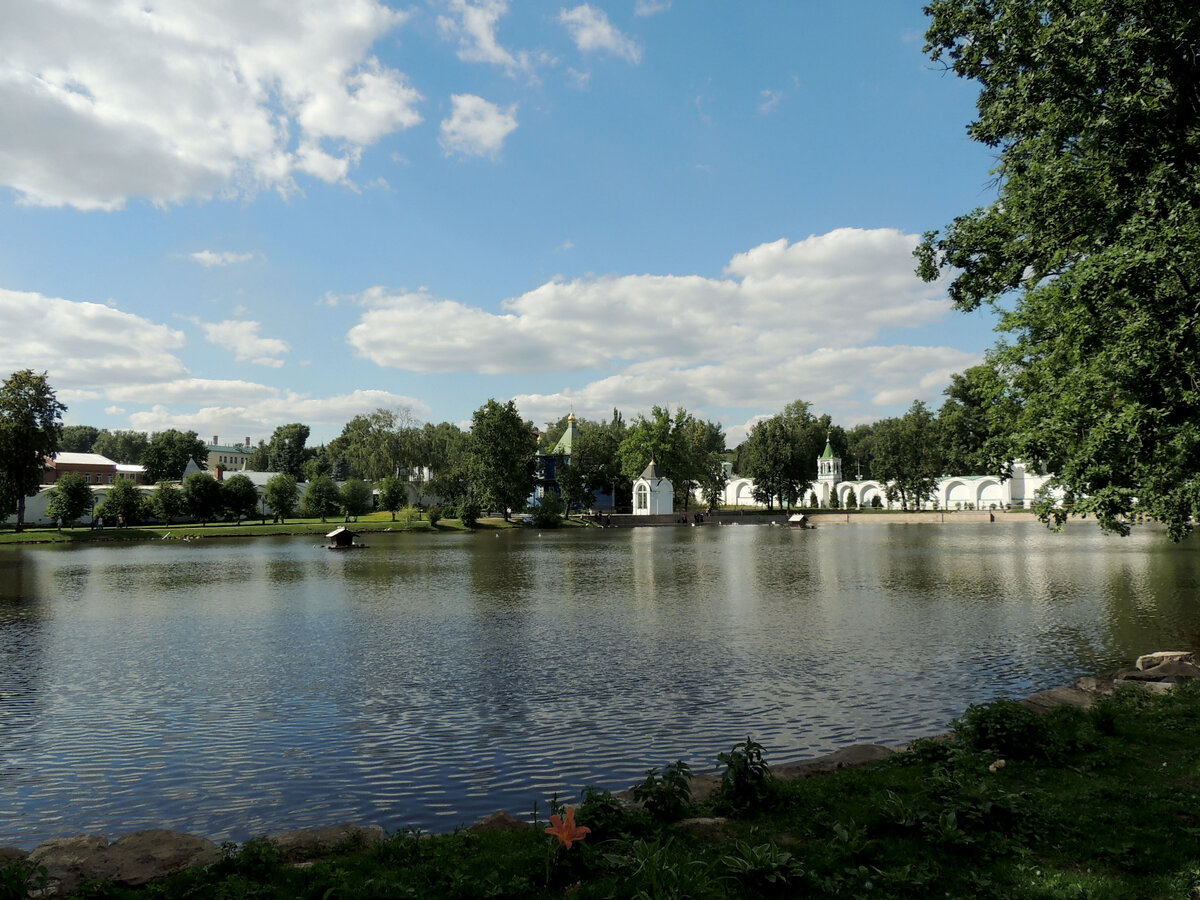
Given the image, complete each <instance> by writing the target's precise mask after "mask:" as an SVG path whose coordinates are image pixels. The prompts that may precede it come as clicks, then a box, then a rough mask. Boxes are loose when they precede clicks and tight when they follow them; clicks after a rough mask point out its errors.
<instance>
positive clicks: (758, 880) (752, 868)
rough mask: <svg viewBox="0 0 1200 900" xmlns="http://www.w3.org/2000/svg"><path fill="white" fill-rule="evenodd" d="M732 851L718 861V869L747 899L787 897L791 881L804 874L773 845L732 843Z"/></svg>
mask: <svg viewBox="0 0 1200 900" xmlns="http://www.w3.org/2000/svg"><path fill="white" fill-rule="evenodd" d="M733 849H734V852H733V853H730V854H728V855H726V856H722V857H721V865H722V866H724V867H725V870H726V871H727V872H728V873H729V876H730V878H731V879H732V880H733V881H735V882H736V883H737V885H738V887H740V888H741V889H742V890H744V891H746V892H747V894H748V895H750V896H757V897H764V896H769V895H771V894H782V893H788V892H790V889H791V881H792V879H795V878H799V877H801V876H802V875H803V874H804V873H803V870H802V869H801V868H800V866H799V865H798V864H797V863H794V862H793V861H792V854H791V853H789V852H788V851H786V850H780V849H779V848H778V847H776V846H775V844H774V843H766V844H756V845H753V846H751V845H750V844H748V843H747V842H745V841H736V842H734V845H733Z"/></svg>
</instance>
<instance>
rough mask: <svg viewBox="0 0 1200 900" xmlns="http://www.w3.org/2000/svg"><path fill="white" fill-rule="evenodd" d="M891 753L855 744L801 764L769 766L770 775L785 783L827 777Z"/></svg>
mask: <svg viewBox="0 0 1200 900" xmlns="http://www.w3.org/2000/svg"><path fill="white" fill-rule="evenodd" d="M893 753H895V751H894V750H890V749H889V748H887V747H883V746H880V745H879V744H855V745H854V746H852V747H843V748H842V749H841V750H835V751H834V752H833V753H830V754H828V755H826V756H818V757H817V758H816V759H808V760H805V761H804V762H801V763H792V764H790V765H783V766H771V773H772V774H773V775H774V776H775V777H776V778H782V779H784V780H785V781H790V780H795V779H798V778H808V777H810V776H812V775H828V774H830V773H831V772H836V771H837V770H838V769H849V768H853V767H855V766H865V765H868V764H870V763H874V762H879V761H880V760H882V759H887V758H888V757H889V756H891V755H892V754H893Z"/></svg>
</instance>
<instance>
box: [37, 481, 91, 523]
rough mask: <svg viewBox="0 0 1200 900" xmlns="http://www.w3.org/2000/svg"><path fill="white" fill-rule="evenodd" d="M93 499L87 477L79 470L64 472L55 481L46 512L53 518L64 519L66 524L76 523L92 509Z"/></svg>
mask: <svg viewBox="0 0 1200 900" xmlns="http://www.w3.org/2000/svg"><path fill="white" fill-rule="evenodd" d="M92 499H93V497H92V489H91V487H90V486H89V485H88V482H87V479H86V478H84V477H83V476H82V475H80V474H79V473H78V472H64V473H63V474H62V475H61V476H59V478H58V480H57V481H56V482H54V487H53V488H52V489H51V491H50V499H49V502H48V503H47V505H46V512H48V513H49V514H50V517H51V518H54V519H62V521H63V524H65V525H68V526H69V525H74V524H75V521H76V519H79V518H80V517H82V516H83V514H84V513H86V512H88V511H89V510H91V508H92Z"/></svg>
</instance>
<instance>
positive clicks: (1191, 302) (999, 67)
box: [917, 0, 1200, 539]
mask: <svg viewBox="0 0 1200 900" xmlns="http://www.w3.org/2000/svg"><path fill="white" fill-rule="evenodd" d="M926 12H927V13H928V14H929V15H930V16H931V17H932V18H931V24H930V27H929V30H928V32H927V34H926V39H927V44H926V50H927V52H929V53H930V55H931V56H932V58H933V59H934V60H940V61H942V62H944V63H945V64H946V65H948V67H949V68H950V69H952V70H953V71H954V72H955V73H956V74H957V75H959V76H961V77H963V78H968V79H972V80H974V81H977V82H978V83H979V85H980V94H979V99H978V110H979V117H978V119H977V120H976V121H975V122H974V123H973V124H971V125H970V127H969V133H970V135H971V137H972V138H973V139H974V140H976V141H979V142H981V143H983V144H985V145H987V146H988V147H991V148H993V149H994V151H995V152H996V154H997V164H996V168H995V170H994V173H993V174H994V175H995V179H996V185H997V187H998V195H997V197H996V199H995V201H994V202H993V203H991V204H990V205H987V206H984V207H981V208H979V209H976V210H974V211H972V212H969V213H966V214H964V215H962V216H960V217H959V218H957V219H955V220H954V222H953V223H952V224H951V225H950V226H949V227H948V228H947V229H946V230H945V232H944V233H940V234H939V233H937V232H930V233H928V234H926V235H925V237H924V240H923V241H922V242H921V244H920V246H919V247H918V249H917V256H918V260H919V264H918V272H919V273H920V274H921V275H922V277H924V278H926V279H927V280H933V279H935V278H937V277H940V276H941V275H943V274H948V275H950V277H951V279H952V280H951V282H950V288H949V292H950V297H951V299H952V300H953V301H954V302H955V304H956V305H957V306H958V308H960V309H962V310H972V309H975V308H977V307H979V306H980V305H982V304H990V305H992V306H994V307H995V308H996V309H997V310H998V311H999V313H1000V315H1001V328H1002V329H1003V330H1004V331H1005V332H1006V333H1007V334H1008V335H1009V336H1010V339H1009V341H1008V342H1007V343H1006V344H1005V345H1004V346H1002V347H1001V348H1000V349H998V350H997V351H996V354H995V359H996V362H997V363H998V364H999V365H1000V366H1001V368H1002V369H1003V370H1004V371H1005V372H1007V373H1009V375H1010V378H1011V384H1012V387H1011V390H1012V392H1013V394H1014V396H1015V397H1016V398H1017V399H1018V400H1019V401H1020V405H1021V411H1020V415H1019V417H1018V419H1017V421H1016V423H1015V424H1014V427H1013V429H1012V437H1011V440H1010V441H1009V446H1008V449H1009V451H1010V452H1011V453H1012V454H1013V455H1014V456H1018V457H1021V458H1024V459H1026V460H1029V461H1032V462H1035V463H1040V464H1042V465H1044V466H1046V467H1047V468H1049V469H1050V471H1052V472H1055V473H1056V475H1057V481H1058V483H1059V484H1060V485H1061V486H1062V487H1063V488H1064V489H1065V490H1067V491H1069V492H1070V493H1071V494H1072V495H1074V496H1075V498H1076V507H1075V508H1076V510H1079V511H1083V512H1090V513H1093V514H1095V516H1096V518H1097V519H1098V520H1099V522H1100V524H1101V526H1102V527H1104V528H1106V529H1109V530H1113V531H1117V532H1120V533H1127V532H1128V527H1129V526H1128V521H1129V518H1130V516H1131V514H1133V513H1134V512H1135V511H1140V512H1145V513H1148V514H1149V515H1151V516H1152V517H1154V518H1156V519H1158V520H1160V521H1163V522H1165V523H1166V524H1167V526H1168V528H1169V531H1170V534H1171V536H1172V537H1173V538H1175V539H1178V538H1181V537H1182V536H1183V535H1184V534H1186V533H1187V532H1188V531H1189V530H1190V528H1191V524H1190V519H1191V518H1192V517H1194V516H1196V515H1197V514H1198V513H1200V299H1198V298H1200V54H1198V53H1197V48H1198V47H1200V15H1198V14H1197V11H1196V6H1195V3H1193V2H1180V0H1154V2H1151V0H1068V2H1063V0H993V2H988V3H980V2H977V0H934V2H931V3H930V4H929V5H928V6H927V7H926ZM1042 513H1043V515H1044V516H1045V517H1053V518H1054V519H1056V520H1057V521H1061V516H1062V515H1063V513H1062V512H1061V511H1053V510H1051V509H1050V508H1048V507H1047V508H1044V509H1043V510H1042Z"/></svg>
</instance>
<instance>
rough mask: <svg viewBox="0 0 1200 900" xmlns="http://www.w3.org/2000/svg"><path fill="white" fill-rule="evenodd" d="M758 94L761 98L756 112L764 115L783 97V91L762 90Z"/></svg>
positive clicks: (772, 109) (773, 108)
mask: <svg viewBox="0 0 1200 900" xmlns="http://www.w3.org/2000/svg"><path fill="white" fill-rule="evenodd" d="M760 96H761V97H762V100H761V101H760V102H759V104H758V112H759V114H760V115H764V116H765V115H768V114H770V113H771V112H774V110H775V107H777V106H778V105H779V101H780V100H782V99H783V91H772V90H764V91H763V92H762V94H761V95H760Z"/></svg>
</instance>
